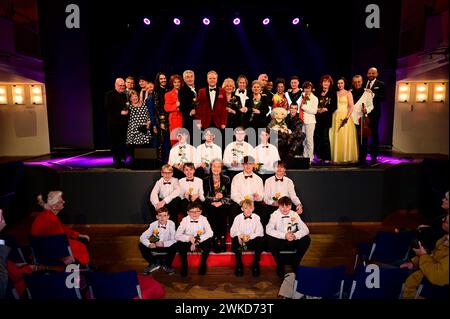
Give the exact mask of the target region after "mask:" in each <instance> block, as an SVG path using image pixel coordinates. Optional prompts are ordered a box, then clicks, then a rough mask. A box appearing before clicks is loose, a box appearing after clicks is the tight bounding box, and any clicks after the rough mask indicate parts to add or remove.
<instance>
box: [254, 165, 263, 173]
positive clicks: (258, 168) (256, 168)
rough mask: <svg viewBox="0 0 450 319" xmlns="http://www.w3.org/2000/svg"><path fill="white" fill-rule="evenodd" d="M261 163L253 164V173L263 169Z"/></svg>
mask: <svg viewBox="0 0 450 319" xmlns="http://www.w3.org/2000/svg"><path fill="white" fill-rule="evenodd" d="M263 165H264V164H263V163H256V164H255V171H256V172H257V173H259V171H260V170H261V168H262V167H263Z"/></svg>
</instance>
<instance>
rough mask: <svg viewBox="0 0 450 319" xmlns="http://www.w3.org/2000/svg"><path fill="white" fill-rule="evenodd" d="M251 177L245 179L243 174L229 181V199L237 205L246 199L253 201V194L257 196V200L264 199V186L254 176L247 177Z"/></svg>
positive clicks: (256, 176) (259, 179) (260, 180)
mask: <svg viewBox="0 0 450 319" xmlns="http://www.w3.org/2000/svg"><path fill="white" fill-rule="evenodd" d="M249 176H251V177H248V178H245V177H246V176H245V175H244V172H241V173H239V174H237V175H236V176H235V177H234V178H233V180H232V181H231V199H232V200H233V201H235V202H236V203H237V204H240V202H241V201H243V200H244V199H245V198H246V197H248V198H249V199H251V200H252V201H255V199H254V198H253V194H255V193H256V194H258V195H259V200H258V201H262V200H263V198H264V184H263V181H262V179H261V177H259V176H258V175H256V174H252V175H249Z"/></svg>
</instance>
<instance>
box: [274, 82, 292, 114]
mask: <svg viewBox="0 0 450 319" xmlns="http://www.w3.org/2000/svg"><path fill="white" fill-rule="evenodd" d="M275 88H276V89H277V93H275V94H274V95H273V98H272V110H273V109H275V108H277V107H282V108H284V109H285V110H287V111H289V102H288V100H287V98H286V93H285V90H286V81H285V80H284V79H276V81H275Z"/></svg>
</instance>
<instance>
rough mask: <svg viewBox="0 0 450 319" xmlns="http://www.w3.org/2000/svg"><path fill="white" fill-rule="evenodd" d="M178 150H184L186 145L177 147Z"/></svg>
mask: <svg viewBox="0 0 450 319" xmlns="http://www.w3.org/2000/svg"><path fill="white" fill-rule="evenodd" d="M178 148H179V149H180V150H181V149H183V148H186V145H183V146H178Z"/></svg>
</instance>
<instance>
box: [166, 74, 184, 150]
mask: <svg viewBox="0 0 450 319" xmlns="http://www.w3.org/2000/svg"><path fill="white" fill-rule="evenodd" d="M169 83H170V87H171V88H172V90H170V91H169V92H167V93H166V94H165V95H164V101H165V103H164V111H166V112H168V113H169V131H170V142H171V143H172V146H173V145H175V144H176V143H177V142H178V141H177V138H176V132H177V129H178V128H180V127H183V113H181V112H180V101H179V100H178V91H179V90H180V89H181V87H182V86H183V79H182V77H181V76H180V75H178V74H175V75H172V76H171V77H170V81H169Z"/></svg>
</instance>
